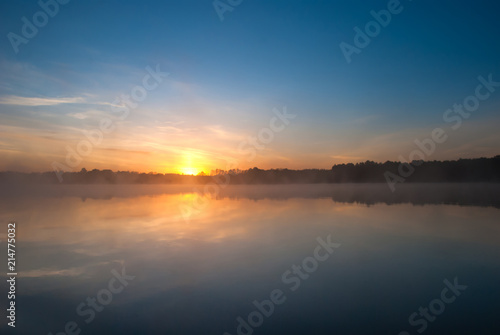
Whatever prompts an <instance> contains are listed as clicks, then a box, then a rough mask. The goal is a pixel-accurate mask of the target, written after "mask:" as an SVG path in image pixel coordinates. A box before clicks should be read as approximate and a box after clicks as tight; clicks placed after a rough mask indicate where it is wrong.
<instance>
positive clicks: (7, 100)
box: [0, 95, 86, 106]
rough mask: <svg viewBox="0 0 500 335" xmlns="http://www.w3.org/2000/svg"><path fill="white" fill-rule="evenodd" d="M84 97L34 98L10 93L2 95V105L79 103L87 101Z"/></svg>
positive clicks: (0, 101)
mask: <svg viewBox="0 0 500 335" xmlns="http://www.w3.org/2000/svg"><path fill="white" fill-rule="evenodd" d="M85 102H86V101H85V99H84V98H82V97H71V98H33V97H20V96H15V95H8V96H4V97H0V105H16V106H53V105H60V104H78V103H85Z"/></svg>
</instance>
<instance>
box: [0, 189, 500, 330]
mask: <svg viewBox="0 0 500 335" xmlns="http://www.w3.org/2000/svg"><path fill="white" fill-rule="evenodd" d="M403 186H404V187H403ZM403 186H402V188H401V190H399V191H398V192H396V194H392V193H390V191H389V190H388V188H387V187H386V186H385V185H305V186H230V187H228V188H227V189H225V190H224V191H223V192H222V194H220V195H219V196H217V197H207V198H205V199H198V198H197V197H199V196H198V195H196V194H195V193H193V192H192V191H193V187H189V186H182V187H181V186H179V187H164V186H115V187H109V186H107V187H106V186H58V187H52V188H48V189H33V190H23V191H20V190H15V189H10V190H7V191H6V190H3V191H2V195H1V204H0V210H1V211H0V220H1V222H2V227H4V228H5V229H4V228H2V229H3V231H1V234H0V237H1V240H2V245H3V246H2V255H4V256H3V257H2V261H1V264H2V267H1V269H0V270H1V275H2V276H3V277H2V278H3V279H2V283H3V284H2V285H3V286H2V287H1V289H2V292H0V294H1V296H2V297H3V296H4V295H5V294H6V293H7V287H6V286H5V273H6V272H7V271H6V264H4V263H6V259H5V258H6V256H5V248H6V247H5V244H4V242H5V238H6V223H7V222H8V221H11V220H14V221H16V222H17V263H18V264H17V265H18V274H19V275H18V278H17V295H16V298H17V299H16V304H17V306H18V308H17V319H16V329H15V332H13V331H12V329H10V327H7V325H6V323H7V321H6V320H7V319H6V318H5V313H6V312H5V308H4V304H3V303H2V310H1V312H0V313H2V315H1V316H2V319H1V321H0V322H1V324H0V325H1V328H0V332H1V333H6V334H7V333H16V334H44V335H45V334H49V333H50V332H52V333H53V335H56V334H59V335H61V334H63V333H62V332H63V331H64V328H65V327H68V326H67V324H68V323H69V328H68V330H69V331H68V332H66V334H71V333H72V327H75V328H76V327H78V328H79V329H80V330H81V333H80V334H188V335H190V334H193V335H195V334H200V335H209V334H217V335H222V334H224V333H226V332H227V333H228V334H231V335H234V334H238V329H237V328H238V327H240V329H239V333H240V334H251V333H253V334H262V335H264V334H318V335H319V334H395V335H397V334H400V333H401V334H418V331H419V330H420V331H423V332H422V333H424V334H499V333H500V322H499V321H498V314H499V312H500V307H499V306H500V305H499V304H500V290H499V289H498V285H499V283H500V259H499V255H500V243H499V241H500V239H499V238H500V222H499V219H498V218H499V213H500V211H499V208H500V205H499V202H498V201H499V199H500V198H499V197H498V195H499V194H500V191H499V187H498V186H492V185H476V186H458V185H441V186H429V185H418V186H411V185H403ZM193 201H199V202H200V203H201V202H203V201H205V202H203V203H205V205H204V207H203V208H202V209H201V210H199V211H194V212H192V215H191V216H190V217H189V218H188V219H186V218H185V217H183V215H182V211H181V209H183V208H184V209H185V208H186V206H190V204H192V203H193ZM328 239H330V240H331V242H332V243H338V244H340V245H338V244H334V246H326V247H325V246H324V245H325V244H328ZM320 241H322V242H320ZM4 257H5V258H4ZM315 257H316V258H315ZM4 260H5V261H4ZM298 266H300V268H298ZM294 269H295V270H294ZM297 269H298V270H297ZM122 271H125V274H120V273H121V272H122ZM123 276H125V277H123ZM127 276H128V277H127ZM118 277H120V279H121V281H119V280H117V279H116V278H118ZM132 277H134V278H133V279H132ZM445 281H447V284H446V283H445ZM454 281H456V283H454ZM125 284H126V286H125ZM447 285H448V286H447ZM450 285H451V286H454V285H458V288H454V289H450V288H448V289H446V290H445V291H444V293H443V290H444V289H445V288H447V287H449V286H450ZM112 290H113V291H115V293H113V292H111V291H112ZM454 291H455V293H454ZM442 294H444V295H442ZM87 298H89V299H90V300H87ZM94 298H96V300H95V303H94V305H91V303H92V301H93V299H94ZM270 299H271V300H270ZM273 300H274V302H273ZM451 300H453V301H451ZM2 301H4V299H3V298H2ZM89 301H90V302H89ZM254 301H257V302H258V303H260V304H262V306H263V307H262V306H261V308H264V311H263V312H256V311H258V310H259V309H258V308H257V307H256V305H254V303H253V302H254ZM443 301H446V302H443ZM429 305H431V306H429ZM92 306H94V307H92ZM421 307H422V308H427V309H429V310H428V311H427V312H425V311H424V310H421V311H420V312H421V313H423V314H419V308H421ZM422 311H423V312H422ZM413 313H417V314H413ZM264 314H266V315H264ZM412 314H413V325H411V324H410V323H409V321H408V320H409V318H410V316H412ZM249 316H250V320H249ZM241 320H244V321H243V322H244V324H243V325H242V321H241ZM72 322H74V324H73V323H72ZM75 324H76V325H75ZM252 324H253V325H254V326H252ZM404 331H406V332H407V333H404ZM74 333H75V334H76V333H77V331H76V332H74Z"/></svg>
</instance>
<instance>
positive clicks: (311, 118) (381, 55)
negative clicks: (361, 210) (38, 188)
mask: <svg viewBox="0 0 500 335" xmlns="http://www.w3.org/2000/svg"><path fill="white" fill-rule="evenodd" d="M59 1H60V2H55V0H42V1H40V3H39V2H38V1H31V0H30V1H27V0H18V1H7V0H0V37H1V38H0V171H5V170H10V171H26V172H31V171H32V172H38V171H51V170H53V169H60V170H66V171H79V170H81V168H86V169H87V170H88V169H94V168H97V169H112V170H115V171H116V170H121V171H123V170H129V171H140V172H150V171H152V172H161V173H187V174H191V173H198V172H200V171H204V172H207V173H208V172H210V170H212V169H216V168H220V169H225V168H226V167H229V166H231V167H238V168H241V169H247V168H251V167H254V166H256V167H259V168H265V169H269V168H290V169H304V168H322V169H329V168H330V167H331V166H332V165H333V164H338V163H348V162H354V163H356V162H362V161H366V160H373V161H378V162H383V161H387V160H391V161H400V160H404V159H410V156H411V154H412V152H414V151H415V150H421V151H422V152H423V151H424V150H423V149H419V146H418V145H417V144H416V143H415V141H420V142H421V143H422V142H423V143H429V142H428V141H431V140H432V133H433V130H434V129H436V128H441V129H443V131H444V133H445V136H446V140H445V141H441V143H438V142H434V149H433V150H431V151H429V152H427V153H425V152H424V153H423V157H422V158H424V159H425V160H447V159H458V158H475V157H483V156H484V157H491V156H495V155H498V154H500V132H499V131H498V125H499V114H498V111H499V109H500V86H498V85H499V84H496V86H495V84H494V83H496V82H497V81H498V82H500V62H499V61H498V60H499V59H500V44H499V43H498V36H500V20H498V13H499V10H500V4H498V3H497V2H494V1H475V2H472V1H447V0H445V1H426V0H413V1H410V0H401V1H400V2H398V1H397V0H391V1H361V0H349V1H343V0H338V1H326V0H317V1H312V0H311V1H298V0H286V1H284V0H283V1H274V0H273V1H271V0H267V1H266V0H242V1H240V0H216V1H213V0H196V1H194V0H176V1H173V0H162V1H124V0H122V1H97V0H87V1H83V0H71V1H68V0H59ZM43 7H45V11H44V9H43ZM389 10H391V11H389ZM373 11H374V12H373ZM381 11H382V12H381ZM40 12H41V13H40ZM372 13H375V15H373V14H372ZM376 13H378V14H376ZM384 13H385V14H387V13H388V14H389V15H390V20H389V19H388V16H384ZM377 15H378V16H379V20H381V21H380V22H381V23H375V24H374V22H376V21H374V20H375V16H377ZM371 21H374V22H372V23H371V24H370V22H371ZM35 23H36V24H37V25H38V26H37V25H35ZM367 27H368V28H367ZM33 28H34V29H35V30H36V31H35V30H34V29H33ZM356 29H357V30H356ZM366 29H368V31H367V30H366ZM370 29H372V30H370ZM359 31H361V34H359V33H358V32H359ZM367 33H368V34H369V35H368V34H367ZM356 35H358V36H357V39H355V37H356ZM362 35H364V38H363V36H362ZM360 36H361V37H360ZM367 40H369V41H368V42H367ZM342 45H344V48H342V47H341V46H342ZM346 45H349V48H350V49H348V50H350V53H349V52H347V53H346V51H345V50H346V49H345V46H346ZM352 50H355V52H354V51H352ZM151 73H153V74H155V73H156V74H155V75H151ZM479 77H482V78H483V82H482V81H480V80H479V79H478V78H479ZM485 81H486V82H488V81H489V82H490V85H489V86H488V87H489V89H488V87H485V85H484V82H485ZM492 83H493V84H492ZM478 85H483V86H482V87H481V88H480V89H479V92H480V94H481V97H483V98H482V99H478V98H474V96H475V95H476V94H477V91H478V90H476V88H477V87H478ZM486 95H487V97H485V96H486ZM127 97H128V99H127ZM474 99H475V100H474ZM465 101H468V103H469V104H470V105H469V106H472V107H470V109H471V112H470V113H469V114H465V113H464V112H462V114H459V113H458V112H453V111H450V114H446V112H447V110H448V109H450V108H453V105H454V104H464V103H465ZM474 102H478V104H477V105H474ZM451 112H452V113H451ZM464 115H467V117H465V116H464ZM445 116H447V117H445ZM457 118H460V119H461V120H460V125H459V126H458V127H457V125H458V122H459V121H457ZM450 120H455V121H453V122H452V121H450ZM452 126H454V127H452ZM426 141H427V142H426ZM429 146H432V145H431V144H429ZM411 157H416V156H411Z"/></svg>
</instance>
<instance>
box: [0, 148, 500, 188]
mask: <svg viewBox="0 0 500 335" xmlns="http://www.w3.org/2000/svg"><path fill="white" fill-rule="evenodd" d="M59 177H61V179H62V181H61V183H64V184H206V183H213V182H217V183H219V184H222V183H230V184H286V183H292V184H305V183H311V184H315V183H385V182H387V178H388V177H389V178H391V179H392V180H394V179H395V178H396V179H398V181H399V182H402V181H404V182H410V183H412V182H413V183H416V182H420V183H421V182H426V183H436V182H437V183H439V182H442V183H453V182H500V155H499V156H495V157H493V158H477V159H459V160H456V161H427V162H424V161H413V162H411V164H410V163H406V164H402V163H400V162H390V161H387V162H385V163H376V162H372V161H366V162H363V163H357V164H352V163H349V164H338V165H334V166H333V167H332V168H331V169H330V170H326V169H305V170H289V169H270V170H262V169H259V168H256V167H254V168H251V169H248V170H239V169H238V170H229V171H224V170H215V171H212V173H211V175H205V174H200V175H197V176H193V175H179V174H163V173H152V172H151V173H138V172H130V171H117V172H114V171H111V170H97V169H94V170H90V171H87V170H86V169H82V170H81V171H79V172H64V173H61V174H60V175H59ZM7 183H14V184H58V183H60V180H59V178H58V176H57V174H56V173H55V172H43V173H22V172H10V171H7V172H0V184H7Z"/></svg>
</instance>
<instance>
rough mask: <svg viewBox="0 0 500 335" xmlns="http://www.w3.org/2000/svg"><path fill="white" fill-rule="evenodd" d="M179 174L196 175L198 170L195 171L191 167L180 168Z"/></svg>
mask: <svg viewBox="0 0 500 335" xmlns="http://www.w3.org/2000/svg"><path fill="white" fill-rule="evenodd" d="M180 171H181V173H182V174H188V175H191V174H192V175H197V174H198V173H199V172H200V170H198V169H196V168H192V167H184V168H181V169H180Z"/></svg>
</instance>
